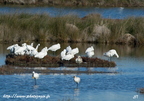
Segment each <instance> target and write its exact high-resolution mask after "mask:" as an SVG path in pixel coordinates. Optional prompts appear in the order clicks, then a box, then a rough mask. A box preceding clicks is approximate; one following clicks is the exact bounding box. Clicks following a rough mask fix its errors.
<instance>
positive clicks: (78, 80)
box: [73, 76, 80, 84]
mask: <svg viewBox="0 0 144 101" xmlns="http://www.w3.org/2000/svg"><path fill="white" fill-rule="evenodd" d="M73 79H74V82H75V83H77V84H79V83H80V77H76V76H74V77H73Z"/></svg>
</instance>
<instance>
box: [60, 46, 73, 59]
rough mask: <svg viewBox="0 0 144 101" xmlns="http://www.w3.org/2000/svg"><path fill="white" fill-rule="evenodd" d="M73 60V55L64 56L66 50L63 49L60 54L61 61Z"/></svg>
mask: <svg viewBox="0 0 144 101" xmlns="http://www.w3.org/2000/svg"><path fill="white" fill-rule="evenodd" d="M72 58H74V55H73V54H67V55H66V49H64V50H63V51H62V52H61V59H62V60H70V59H72Z"/></svg>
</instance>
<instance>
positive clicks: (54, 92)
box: [0, 43, 144, 101]
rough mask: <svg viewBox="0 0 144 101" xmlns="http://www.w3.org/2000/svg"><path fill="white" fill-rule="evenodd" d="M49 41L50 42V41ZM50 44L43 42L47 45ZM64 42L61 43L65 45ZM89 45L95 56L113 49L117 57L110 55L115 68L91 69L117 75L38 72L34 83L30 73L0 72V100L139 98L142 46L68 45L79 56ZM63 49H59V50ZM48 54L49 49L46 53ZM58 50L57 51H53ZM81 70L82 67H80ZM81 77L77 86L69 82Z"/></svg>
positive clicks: (121, 100) (140, 100)
mask: <svg viewBox="0 0 144 101" xmlns="http://www.w3.org/2000/svg"><path fill="white" fill-rule="evenodd" d="M51 44H52V43H51ZM51 44H45V45H47V46H50V45H51ZM67 45H68V44H63V45H62V46H63V48H65V47H66V46H67ZM91 45H93V46H94V48H95V57H99V58H102V59H107V58H105V57H103V56H102V54H103V52H105V51H107V50H109V49H112V48H114V49H116V50H117V52H118V54H119V56H120V58H118V59H117V58H113V59H112V60H113V61H115V62H116V64H117V66H116V67H115V68H91V70H100V71H117V72H119V73H118V74H110V73H107V74H67V75H64V74H62V73H55V74H48V75H45V74H40V78H39V79H37V85H35V84H34V80H33V79H32V78H31V74H20V75H17V74H14V75H0V100H2V101H7V100H8V101H11V100H14V101H19V100H22V101H35V100H42V101H62V100H65V101H67V100H69V99H70V100H73V101H95V100H97V101H133V100H134V101H143V100H144V94H140V93H138V92H137V90H138V89H139V88H141V87H144V79H143V78H144V54H143V50H144V47H135V48H132V47H129V46H116V45H107V46H105V45H95V44H84V45H81V44H71V46H73V48H74V47H78V48H79V49H80V53H79V55H83V56H84V55H85V53H84V50H85V49H86V48H87V47H88V46H91ZM7 46H9V45H1V47H3V48H2V49H1V50H0V53H1V55H0V63H1V64H3V63H4V59H5V55H6V54H7V53H8V52H9V51H6V47H7ZM61 50H63V49H61ZM48 53H49V54H50V52H48ZM59 53H60V50H59V51H58V52H57V54H59ZM65 68H66V69H69V68H67V67H65ZM81 69H82V70H84V68H83V67H81ZM74 75H77V76H79V77H80V78H81V82H80V84H79V87H78V88H77V86H76V84H75V83H74V81H73V76H74Z"/></svg>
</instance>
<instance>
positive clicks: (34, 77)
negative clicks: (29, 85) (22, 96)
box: [32, 71, 39, 85]
mask: <svg viewBox="0 0 144 101" xmlns="http://www.w3.org/2000/svg"><path fill="white" fill-rule="evenodd" d="M32 78H33V79H34V80H35V85H36V84H37V83H36V79H38V78H39V74H38V73H35V72H34V71H33V72H32Z"/></svg>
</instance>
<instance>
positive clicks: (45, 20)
mask: <svg viewBox="0 0 144 101" xmlns="http://www.w3.org/2000/svg"><path fill="white" fill-rule="evenodd" d="M143 26H144V18H143V17H137V18H135V17H130V18H126V19H121V20H119V19H103V18H101V16H100V15H99V14H90V15H87V16H85V17H83V18H79V17H78V16H76V15H65V16H57V17H50V16H49V15H46V14H41V15H37V14H35V15H31V14H8V15H1V16H0V41H1V42H31V41H44V42H48V41H58V42H94V43H116V44H133V45H135V44H143V43H144V34H143V33H144V28H143ZM127 40H129V41H127Z"/></svg>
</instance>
